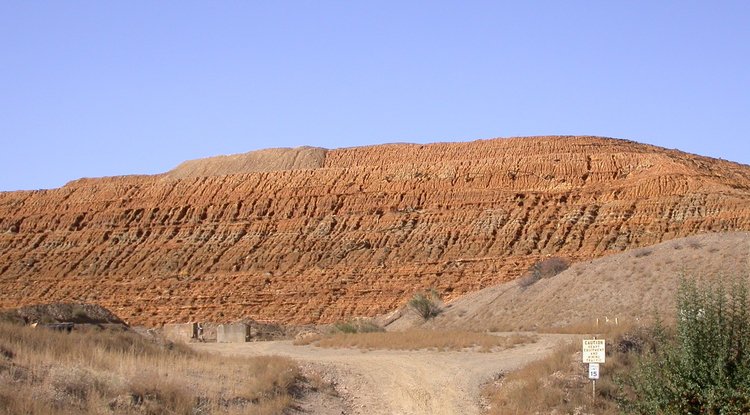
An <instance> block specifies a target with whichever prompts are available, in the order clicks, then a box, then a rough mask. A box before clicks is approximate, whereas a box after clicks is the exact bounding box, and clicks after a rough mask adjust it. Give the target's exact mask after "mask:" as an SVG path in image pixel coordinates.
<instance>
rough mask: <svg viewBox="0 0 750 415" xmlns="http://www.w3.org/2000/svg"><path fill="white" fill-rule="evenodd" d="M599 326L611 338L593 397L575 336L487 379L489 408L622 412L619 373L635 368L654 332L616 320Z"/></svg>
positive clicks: (506, 411) (515, 411) (513, 411)
mask: <svg viewBox="0 0 750 415" xmlns="http://www.w3.org/2000/svg"><path fill="white" fill-rule="evenodd" d="M600 330H602V331H600V332H599V335H600V336H601V337H604V338H606V339H611V340H608V341H607V362H606V363H605V364H603V365H601V372H600V376H601V377H600V379H599V380H598V381H597V383H596V392H597V393H596V400H595V401H594V400H592V396H591V381H590V380H589V379H588V377H587V365H586V364H584V363H582V361H581V360H582V359H581V343H580V341H579V340H577V341H574V342H569V343H564V344H562V345H561V346H560V347H559V348H558V349H557V350H556V351H555V352H554V353H553V354H551V355H550V356H548V357H547V358H545V359H542V360H538V361H536V362H534V363H531V364H529V365H527V366H525V367H523V368H521V369H520V370H517V371H514V372H511V373H509V374H507V375H500V376H498V378H497V379H496V380H495V381H493V382H490V383H489V384H487V385H486V386H485V388H484V395H485V398H486V400H487V401H488V403H489V410H488V413H489V414H509V413H510V414H533V413H540V414H546V413H561V414H573V413H579V414H589V413H595V414H619V413H620V410H619V407H618V396H619V395H618V394H619V391H620V387H619V385H618V383H617V379H618V378H619V377H621V376H623V375H624V374H626V373H628V372H629V371H630V370H632V368H633V367H634V366H635V364H636V363H637V361H638V358H639V356H640V354H641V353H643V352H644V351H645V350H647V349H649V348H650V347H652V345H653V336H652V334H651V332H650V331H649V330H647V329H643V328H639V327H635V326H624V325H619V326H614V325H612V326H604V327H601V328H600ZM574 331H575V330H574ZM587 337H588V336H587ZM582 338H583V337H582ZM530 396H533V397H534V399H529V397H530Z"/></svg>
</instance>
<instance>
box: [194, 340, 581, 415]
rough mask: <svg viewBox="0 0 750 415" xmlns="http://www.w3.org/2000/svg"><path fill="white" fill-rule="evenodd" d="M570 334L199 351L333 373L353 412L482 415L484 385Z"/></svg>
mask: <svg viewBox="0 0 750 415" xmlns="http://www.w3.org/2000/svg"><path fill="white" fill-rule="evenodd" d="M573 338H574V336H570V335H555V334H539V335H538V339H537V341H536V342H534V343H530V344H524V345H521V346H517V347H514V348H512V349H506V350H501V351H496V352H492V353H480V352H475V351H462V352H437V351H428V350H421V351H395V350H372V351H361V350H358V349H324V348H319V347H315V346H294V345H292V343H291V342H290V341H273V342H254V343H198V344H192V345H191V346H193V347H194V348H195V349H197V350H202V351H207V352H211V353H218V354H223V355H235V356H262V355H277V356H285V357H289V358H292V359H295V360H297V361H299V362H301V363H312V364H314V365H317V366H319V367H321V368H323V370H328V371H331V372H333V373H334V376H335V378H336V383H337V386H336V389H337V391H338V392H339V394H340V395H341V396H342V397H343V398H344V399H345V400H346V401H347V402H348V404H349V406H350V412H348V413H351V414H355V415H360V414H362V415H364V414H435V415H440V414H457V413H461V414H467V415H471V414H479V413H480V412H481V405H480V399H479V394H480V389H481V386H482V384H484V383H485V382H487V381H489V380H490V379H492V377H493V376H496V375H497V374H498V373H501V372H508V371H511V370H514V369H516V368H518V367H520V366H522V365H524V364H526V363H529V362H531V361H534V360H537V359H541V358H543V357H545V356H547V355H548V354H549V353H550V352H551V351H552V350H553V349H554V348H555V346H556V345H557V344H559V343H560V342H564V341H569V340H571V339H573Z"/></svg>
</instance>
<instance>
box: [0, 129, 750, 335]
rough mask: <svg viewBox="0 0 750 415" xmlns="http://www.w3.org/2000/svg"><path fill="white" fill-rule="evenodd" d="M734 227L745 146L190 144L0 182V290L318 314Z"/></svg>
mask: <svg viewBox="0 0 750 415" xmlns="http://www.w3.org/2000/svg"><path fill="white" fill-rule="evenodd" d="M735 230H750V166H746V165H741V164H736V163H731V162H727V161H723V160H717V159H711V158H706V157H701V156H696V155H690V154H686V153H682V152H679V151H676V150H667V149H663V148H659V147H653V146H649V145H643V144H638V143H635V142H631V141H625V140H615V139H605V138H596V137H531V138H512V139H492V140H480V141H474V142H467V143H439V144H429V145H415V144H390V145H380V146H372V147H357V148H345V149H337V150H325V149H318V148H310V147H304V148H298V149H272V150H263V151H260V152H252V153H247V154H241V155H235V156H224V157H216V158H210V159H204V160H193V161H190V162H186V163H184V164H183V165H180V166H178V167H177V168H176V169H174V170H172V171H171V172H167V173H165V174H160V175H154V176H125V177H108V178H100V179H81V180H77V181H74V182H71V183H69V184H67V185H65V186H63V187H61V188H59V189H52V190H40V191H21V192H5V193H0V290H1V291H2V292H3V296H2V297H0V307H3V308H8V307H18V306H23V305H27V304H37V303H42V302H82V303H94V304H99V305H102V306H104V307H107V308H109V309H111V310H113V311H114V312H115V313H116V314H117V315H119V316H121V317H122V318H123V319H124V320H126V321H127V322H128V323H130V324H146V325H156V324H161V323H166V322H187V321H234V320H237V319H239V318H243V317H248V318H254V319H258V320H261V321H267V320H272V321H276V322H281V323H326V322H333V321H339V320H342V319H346V318H348V317H351V316H363V315H375V314H378V313H383V312H387V311H389V310H393V309H395V308H396V307H398V306H399V305H402V304H403V303H404V302H405V301H406V300H407V299H408V298H409V297H410V296H411V295H412V294H413V293H414V292H416V291H418V290H422V289H425V288H427V287H434V288H435V289H436V290H437V291H438V292H439V293H440V294H441V295H442V296H443V297H444V298H445V299H447V300H450V299H452V298H456V297H457V296H459V295H461V294H464V293H468V292H473V291H476V290H479V289H481V288H484V287H487V286H490V285H493V284H496V283H499V282H503V281H508V280H511V279H514V278H517V277H518V276H519V275H521V274H522V273H523V272H525V271H526V270H527V269H528V268H529V266H530V265H531V264H533V263H535V262H537V261H539V260H540V259H542V258H547V257H549V256H558V257H563V258H566V259H569V260H571V261H577V260H585V259H592V258H596V257H600V256H603V255H606V254H611V253H615V252H619V251H623V250H626V249H630V248H636V247H641V246H648V245H652V244H656V243H659V242H663V241H666V240H669V239H673V238H678V237H683V236H689V235H694V234H700V233H707V232H723V231H735Z"/></svg>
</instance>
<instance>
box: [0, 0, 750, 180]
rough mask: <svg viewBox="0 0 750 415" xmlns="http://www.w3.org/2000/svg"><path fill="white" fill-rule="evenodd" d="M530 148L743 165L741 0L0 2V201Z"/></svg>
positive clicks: (749, 34) (745, 12) (749, 36)
mask: <svg viewBox="0 0 750 415" xmlns="http://www.w3.org/2000/svg"><path fill="white" fill-rule="evenodd" d="M546 134H576V135H579V134H581V135H583V134H586V135H602V136H609V137H618V138H627V139H631V140H635V141H640V142H644V143H650V144H655V145H659V146H663V147H668V148H678V149H681V150H684V151H688V152H691V153H697V154H703V155H707V156H712V157H720V158H724V159H729V160H733V161H737V162H741V163H745V164H750V1H744V0H743V1H700V2H696V1H621V2H615V1H548V2H547V1H512V2H511V1H507V2H502V1H487V2H483V1H454V2H443V1H405V0H399V1H380V0H378V1H343V0H342V1H321V0H315V1H205V2H192V1H157V2H154V1H119V2H112V1H86V2H82V1H48V2H45V1H3V2H0V140H1V141H0V144H1V147H0V148H1V149H2V150H1V151H0V157H1V159H0V190H15V189H37V188H51V187H58V186H61V185H63V184H64V183H66V182H67V181H70V180H73V179H76V178H80V177H97V176H108V175H121V174H151V173H158V172H163V171H166V170H169V169H170V168H172V167H174V166H175V165H177V164H178V163H180V162H181V161H184V160H187V159H194V158H201V157H207V156H212V155H218V154H232V153H242V152H246V151H250V150H254V149H259V148H267V147H294V146H301V145H311V146H321V147H327V148H336V147H350V146H359V145H367V144H378V143H386V142H418V143H426V142H435V141H465V140H474V139H479V138H491V137H508V136H527V135H546Z"/></svg>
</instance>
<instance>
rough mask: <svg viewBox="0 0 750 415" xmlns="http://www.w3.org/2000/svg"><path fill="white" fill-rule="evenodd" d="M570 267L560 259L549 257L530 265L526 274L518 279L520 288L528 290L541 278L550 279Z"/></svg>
mask: <svg viewBox="0 0 750 415" xmlns="http://www.w3.org/2000/svg"><path fill="white" fill-rule="evenodd" d="M569 267H570V263H569V262H568V261H567V260H565V259H562V258H558V257H551V258H547V259H543V260H541V261H539V262H537V263H535V264H534V265H532V266H531V267H530V268H529V269H528V271H526V273H525V274H524V275H523V276H522V277H521V278H519V279H518V285H519V286H520V287H521V288H524V289H525V288H528V287H530V286H532V285H534V283H535V282H537V281H539V280H541V279H542V278H552V277H554V276H555V275H557V274H559V273H561V272H563V271H565V270H566V269H568V268H569Z"/></svg>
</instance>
